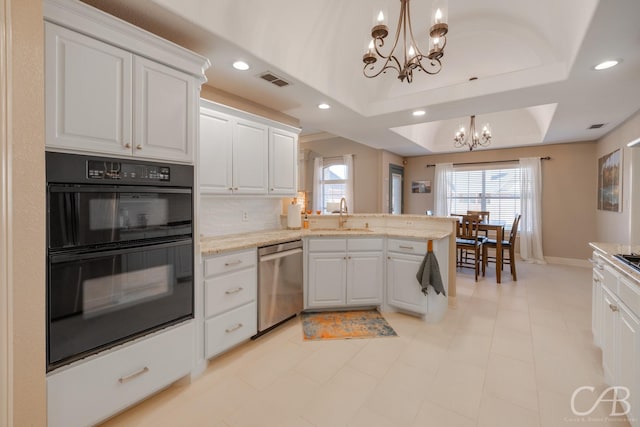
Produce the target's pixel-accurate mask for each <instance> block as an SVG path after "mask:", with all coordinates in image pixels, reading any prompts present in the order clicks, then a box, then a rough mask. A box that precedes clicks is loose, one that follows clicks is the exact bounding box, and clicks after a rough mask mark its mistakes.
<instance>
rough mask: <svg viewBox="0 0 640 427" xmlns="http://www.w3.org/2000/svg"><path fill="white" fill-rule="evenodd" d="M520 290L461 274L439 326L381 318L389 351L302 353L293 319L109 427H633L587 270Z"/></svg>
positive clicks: (532, 268)
mask: <svg viewBox="0 0 640 427" xmlns="http://www.w3.org/2000/svg"><path fill="white" fill-rule="evenodd" d="M518 267H519V272H518V277H519V280H518V282H511V281H510V279H509V277H507V278H506V279H505V280H504V283H502V284H500V285H497V284H496V283H495V277H494V276H491V275H490V274H491V272H488V276H487V277H486V278H484V279H481V280H480V281H479V282H478V283H475V282H474V281H473V275H472V273H471V272H467V271H464V272H459V273H458V308H457V309H455V310H449V311H448V312H447V314H446V316H445V318H444V319H443V320H442V321H441V322H440V323H437V324H426V323H424V322H423V321H421V320H420V319H418V318H415V317H411V316H407V315H403V314H398V313H385V317H386V318H387V319H388V321H389V323H390V324H391V325H392V326H393V328H394V329H395V330H396V331H397V332H398V335H399V336H398V337H394V338H378V339H361V340H339V341H321V342H319V341H314V342H305V341H303V340H302V329H301V325H300V322H299V320H298V319H294V320H292V321H290V322H288V323H287V324H285V325H283V326H281V327H280V328H278V329H277V330H274V331H272V332H271V333H269V334H267V335H265V336H263V337H262V338H260V339H258V340H256V341H253V342H248V343H246V344H244V345H242V346H240V347H238V348H236V349H234V350H232V351H231V352H229V353H227V354H225V355H223V356H221V357H219V358H217V359H215V360H213V361H211V362H210V363H209V366H208V368H207V370H206V372H205V373H204V374H203V375H202V376H200V377H199V378H197V379H196V380H194V381H193V382H192V383H191V384H188V385H174V386H172V387H170V388H168V389H166V390H165V391H163V392H161V393H159V394H157V395H155V396H154V397H152V398H151V399H148V400H146V401H144V402H143V403H141V404H139V405H137V406H135V407H133V408H132V409H130V410H128V411H126V412H124V413H122V414H120V415H119V416H117V417H115V418H112V419H111V420H109V421H108V422H107V423H106V424H105V425H106V426H112V427H114V426H127V427H129V426H154V427H158V426H210V427H245V426H247V427H248V426H261V427H265V426H266V427H271V426H283V427H285V426H286V427H308V426H315V427H320V426H328V427H339V426H353V427H357V426H370V427H378V426H379V427H398V426H407V427H411V426H416V427H417V426H437V427H442V426H451V427H453V426H483V427H484V426H490V427H502V426H505V427H506V426H509V427H511V426H539V427H548V426H549V427H550V426H558V425H563V426H566V425H572V426H576V425H588V426H604V425H615V426H628V422H627V421H626V419H625V418H622V419H620V418H615V417H609V416H608V414H609V412H610V408H609V407H608V406H607V405H606V404H605V403H601V404H600V405H598V406H597V408H596V410H595V411H594V412H593V413H592V414H591V415H590V416H589V417H583V418H579V417H576V416H575V415H573V413H572V411H571V406H570V400H571V395H572V393H573V391H574V390H575V389H576V388H577V387H580V386H583V385H592V386H595V387H596V389H597V392H596V393H594V394H593V395H591V394H589V393H581V394H579V395H578V399H577V401H576V408H577V409H579V410H586V409H587V408H589V407H591V405H592V404H593V403H594V402H595V399H596V395H599V393H600V391H602V390H604V389H605V388H606V386H605V385H604V384H603V375H602V369H601V353H600V350H599V349H597V348H596V347H594V346H593V344H592V336H591V270H590V269H588V268H580V267H568V266H558V265H545V266H539V265H527V264H522V263H520V264H519V265H518Z"/></svg>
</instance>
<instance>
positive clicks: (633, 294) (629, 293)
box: [618, 277, 640, 317]
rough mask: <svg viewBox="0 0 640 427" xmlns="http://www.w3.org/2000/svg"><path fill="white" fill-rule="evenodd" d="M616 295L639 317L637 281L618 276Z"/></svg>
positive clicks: (639, 303) (639, 298) (639, 299)
mask: <svg viewBox="0 0 640 427" xmlns="http://www.w3.org/2000/svg"><path fill="white" fill-rule="evenodd" d="M618 286H619V288H618V292H619V293H618V296H619V297H620V300H621V301H622V302H623V303H624V304H625V305H626V306H627V307H629V308H630V309H631V311H633V313H634V314H635V315H636V316H638V317H640V285H638V283H637V282H635V281H632V280H630V279H627V278H626V277H620V283H619V285H618Z"/></svg>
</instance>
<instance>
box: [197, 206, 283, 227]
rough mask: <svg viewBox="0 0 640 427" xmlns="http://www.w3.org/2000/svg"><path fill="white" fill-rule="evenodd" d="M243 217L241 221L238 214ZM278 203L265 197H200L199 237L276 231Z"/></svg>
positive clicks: (278, 211) (278, 215)
mask: <svg viewBox="0 0 640 427" xmlns="http://www.w3.org/2000/svg"><path fill="white" fill-rule="evenodd" d="M243 212H246V213H247V221H243V219H242V213H243ZM281 212H282V202H281V199H277V198H273V199H272V198H265V197H255V198H254V197H251V198H249V197H246V198H245V197H219V196H201V197H200V210H199V221H200V222H199V224H200V234H201V235H203V236H225V235H228V234H237V233H247V232H252V231H262V230H275V229H280V228H281V226H280V213H281Z"/></svg>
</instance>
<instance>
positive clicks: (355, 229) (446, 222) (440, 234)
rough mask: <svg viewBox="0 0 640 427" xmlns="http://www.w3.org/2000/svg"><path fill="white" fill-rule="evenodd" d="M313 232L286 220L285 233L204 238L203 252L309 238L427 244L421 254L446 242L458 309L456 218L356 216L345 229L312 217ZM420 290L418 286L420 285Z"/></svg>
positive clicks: (442, 255)
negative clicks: (431, 245) (293, 227)
mask: <svg viewBox="0 0 640 427" xmlns="http://www.w3.org/2000/svg"><path fill="white" fill-rule="evenodd" d="M308 220H309V228H307V229H297V230H289V229H286V227H284V225H286V217H283V229H281V230H266V231H256V232H251V233H242V234H232V235H225V236H202V237H201V239H200V250H201V253H202V255H203V256H210V255H215V254H222V253H228V252H233V251H239V250H242V249H251V248H257V247H260V246H267V245H272V244H277V243H281V242H286V241H291V240H296V239H301V238H308V237H328V238H329V237H340V236H342V237H345V238H355V237H382V238H392V239H393V238H396V239H410V240H414V241H416V242H420V241H421V242H423V244H424V246H423V248H422V249H420V250H419V251H418V252H420V253H422V254H424V253H426V251H427V242H428V241H429V240H432V241H434V242H437V241H441V244H444V243H445V242H446V246H447V250H446V251H445V252H442V251H438V252H439V253H438V262H439V264H440V269H441V270H442V271H443V275H444V273H445V271H446V276H447V283H446V284H445V285H446V287H447V298H448V305H449V307H452V308H453V307H455V306H456V274H455V272H456V263H455V247H456V246H455V236H456V233H455V224H456V221H457V219H456V218H454V217H431V216H424V215H389V214H352V215H348V217H347V220H346V223H345V224H344V225H343V227H342V228H340V227H339V226H338V222H339V216H338V215H309V216H308ZM416 286H417V285H416Z"/></svg>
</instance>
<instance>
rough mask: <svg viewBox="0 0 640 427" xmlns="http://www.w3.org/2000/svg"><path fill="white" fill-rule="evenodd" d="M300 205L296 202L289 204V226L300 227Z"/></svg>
mask: <svg viewBox="0 0 640 427" xmlns="http://www.w3.org/2000/svg"><path fill="white" fill-rule="evenodd" d="M300 222H301V218H300V206H299V205H298V204H296V203H294V204H292V205H289V210H288V211H287V228H300Z"/></svg>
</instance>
